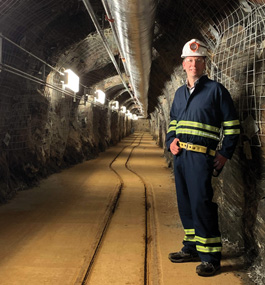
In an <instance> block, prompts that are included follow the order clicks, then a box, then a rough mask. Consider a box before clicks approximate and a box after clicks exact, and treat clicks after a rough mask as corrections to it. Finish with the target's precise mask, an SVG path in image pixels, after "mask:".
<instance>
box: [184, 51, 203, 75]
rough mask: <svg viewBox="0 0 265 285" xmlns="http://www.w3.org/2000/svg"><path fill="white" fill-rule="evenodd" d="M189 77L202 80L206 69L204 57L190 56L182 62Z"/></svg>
mask: <svg viewBox="0 0 265 285" xmlns="http://www.w3.org/2000/svg"><path fill="white" fill-rule="evenodd" d="M182 66H183V69H184V70H185V71H186V73H187V76H188V77H193V78H200V77H201V76H202V75H203V71H204V69H205V59H204V58H203V57H202V56H188V57H186V58H185V59H184V60H183V62H182Z"/></svg>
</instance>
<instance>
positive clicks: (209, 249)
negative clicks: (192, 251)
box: [196, 245, 222, 252]
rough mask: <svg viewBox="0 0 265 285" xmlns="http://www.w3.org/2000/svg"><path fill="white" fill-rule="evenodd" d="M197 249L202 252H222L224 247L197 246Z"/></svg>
mask: <svg viewBox="0 0 265 285" xmlns="http://www.w3.org/2000/svg"><path fill="white" fill-rule="evenodd" d="M196 249H197V251H200V252H220V251H221V250H222V247H221V246H217V247H208V246H200V245H196Z"/></svg>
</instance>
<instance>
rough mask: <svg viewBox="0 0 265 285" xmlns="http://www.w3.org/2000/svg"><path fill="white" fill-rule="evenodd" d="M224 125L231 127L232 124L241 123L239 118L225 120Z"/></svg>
mask: <svg viewBox="0 0 265 285" xmlns="http://www.w3.org/2000/svg"><path fill="white" fill-rule="evenodd" d="M223 125H224V126H225V127H231V126H236V125H240V123H239V120H233V121H225V122H223Z"/></svg>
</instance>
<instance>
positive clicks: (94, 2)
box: [0, 0, 264, 116]
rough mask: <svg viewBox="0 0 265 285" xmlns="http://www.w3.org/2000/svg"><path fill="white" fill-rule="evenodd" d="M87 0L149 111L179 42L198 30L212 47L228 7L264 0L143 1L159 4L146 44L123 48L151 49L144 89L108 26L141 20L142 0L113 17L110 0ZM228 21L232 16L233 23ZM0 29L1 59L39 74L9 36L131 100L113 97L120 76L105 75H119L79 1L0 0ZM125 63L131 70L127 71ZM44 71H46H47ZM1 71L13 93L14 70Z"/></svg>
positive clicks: (239, 10) (176, 58) (234, 9)
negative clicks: (0, 39) (105, 4)
mask: <svg viewBox="0 0 265 285" xmlns="http://www.w3.org/2000/svg"><path fill="white" fill-rule="evenodd" d="M89 2H90V4H91V6H92V8H93V12H94V13H95V15H96V19H97V21H98V23H99V24H100V27H101V29H102V31H104V35H105V37H106V39H107V41H108V44H109V46H110V49H111V52H112V53H113V55H114V57H115V60H116V62H117V65H118V66H119V68H120V70H121V73H122V75H123V76H124V80H125V81H126V83H127V85H128V88H129V89H132V90H133V91H132V92H133V94H134V96H136V95H135V94H137V96H139V98H140V99H141V100H140V101H142V102H143V101H145V99H146V102H147V114H146V115H147V116H148V115H149V114H150V113H152V112H153V111H154V110H155V107H156V106H157V105H158V104H159V100H158V98H159V96H160V95H161V93H162V90H163V88H164V85H165V83H166V82H167V81H169V80H170V78H171V76H172V73H173V70H174V69H175V68H176V67H177V66H178V65H180V63H181V60H180V53H181V49H182V46H183V44H184V43H185V42H186V41H187V40H190V39H191V38H194V37H198V38H200V39H201V40H204V41H205V42H206V43H207V44H208V45H209V47H210V49H214V47H215V45H216V44H217V42H218V40H219V38H218V36H219V34H218V27H219V26H220V25H222V23H223V20H224V19H226V18H227V17H228V16H229V15H231V14H233V13H236V16H235V17H238V18H240V17H244V14H247V13H248V10H249V9H251V7H254V6H258V5H264V1H263V0H251V1H247V0H229V1H228V0H224V1H218V0H211V1H210V0H203V1H197V0H191V1H184V0H182V1H175V0H161V1H153V2H151V1H150V2H148V3H150V5H152V7H151V6H150V7H149V8H150V9H154V7H155V8H156V10H155V12H156V14H155V15H156V16H155V19H154V25H153V26H152V30H151V35H149V34H147V37H149V36H150V39H151V42H150V45H148V43H147V44H146V46H142V49H145V50H144V51H138V50H134V49H133V47H134V46H133V45H131V46H132V49H131V50H127V52H128V53H131V54H133V56H135V57H136V58H137V57H139V54H138V53H139V52H142V54H145V52H146V49H149V53H150V54H151V56H152V65H151V67H147V68H140V70H139V74H138V77H140V78H141V77H145V78H146V77H148V83H147V85H148V86H147V90H148V92H147V94H143V93H144V92H143V91H141V88H142V87H141V88H140V87H139V85H137V84H136V85H134V86H131V83H132V81H133V78H130V77H131V76H133V75H132V74H133V72H135V71H137V70H135V69H132V68H134V66H133V65H134V62H130V60H129V61H128V60H127V62H126V58H123V57H122V55H121V51H120V50H119V48H118V46H117V43H116V42H115V39H114V37H113V30H112V29H111V25H113V23H115V17H116V20H117V18H118V17H120V18H124V16H126V17H128V18H129V17H130V16H132V17H134V19H133V22H132V23H134V25H135V26H137V25H138V24H139V23H141V19H139V21H137V19H135V17H136V18H137V11H138V10H139V11H140V6H137V5H140V4H139V3H140V2H138V1H136V0H134V1H132V0H130V5H132V7H131V8H132V10H133V11H134V14H133V15H130V14H124V15H118V14H117V13H118V12H117V6H116V7H114V8H115V9H116V10H115V9H114V10H115V11H116V12H115V13H114V12H113V19H108V17H107V16H106V11H105V10H104V7H103V3H102V2H108V1H102V2H101V1H100V0H90V1H89ZM120 2H121V4H122V3H123V4H124V3H126V1H125V0H124V1H120ZM109 3H110V2H109ZM133 5H135V6H133ZM109 6H110V11H111V8H112V10H113V7H111V5H109ZM137 7H138V8H139V9H137ZM120 8H121V9H120V10H119V11H121V12H122V11H123V12H122V13H125V12H124V11H125V10H126V9H122V7H120ZM141 8H143V9H145V10H144V13H145V14H144V15H145V17H146V20H147V22H148V21H149V20H151V19H150V18H149V14H150V13H148V7H142V6H141ZM114 10H113V11H114ZM128 11H130V9H127V10H126V13H127V12H128ZM141 13H143V10H141ZM227 23H229V21H226V25H227ZM232 26H233V22H231V27H232ZM140 30H141V29H140ZM140 30H139V31H140ZM144 32H146V31H144ZM147 32H148V31H147ZM0 33H2V35H3V37H4V38H3V53H2V63H4V64H6V65H9V66H13V67H14V68H17V69H20V70H23V71H24V72H25V73H28V74H31V75H36V74H40V73H41V72H40V70H41V69H42V63H41V62H38V61H36V60H34V58H32V56H30V55H28V54H25V53H24V52H23V51H21V50H19V49H18V48H17V47H16V46H14V45H12V44H11V43H9V42H8V41H7V39H9V40H11V41H13V42H14V43H16V44H17V45H19V46H21V47H22V48H24V49H25V50H27V51H29V52H31V53H32V54H34V55H36V56H38V57H39V58H41V59H42V60H43V61H44V62H46V63H48V64H50V65H51V66H54V67H56V68H58V69H60V68H62V67H64V68H71V69H73V70H74V71H75V72H76V73H77V74H78V75H79V76H80V81H81V83H82V85H84V86H87V87H94V86H95V85H100V86H103V87H104V86H105V85H106V81H107V82H108V83H107V96H108V98H109V100H112V99H113V98H116V97H115V96H117V97H118V98H119V99H118V100H119V101H121V102H125V101H126V100H128V99H130V94H129V93H128V92H123V93H122V95H121V96H118V93H119V92H120V91H121V90H122V89H125V87H124V86H122V83H121V80H118V81H117V80H114V81H113V82H111V80H110V78H113V77H115V76H117V71H116V69H115V67H114V65H113V63H112V61H111V59H110V57H109V55H108V53H107V51H106V49H105V47H104V45H103V44H102V39H101V38H100V36H99V35H98V34H97V32H96V29H95V26H94V24H93V22H92V21H91V18H90V16H89V14H88V11H87V9H86V7H85V5H84V3H83V1H76V0H69V1H62V0H52V1H51V0H46V1H34V0H28V1H20V0H12V1H10V0H4V1H1V2H0ZM120 33H121V31H120ZM5 38H6V39H5ZM130 40H131V39H130V37H127V38H126V37H123V38H119V41H120V44H121V45H123V44H124V42H125V41H130ZM128 46H130V45H128ZM124 62H125V65H126V67H127V68H128V70H129V74H126V73H127V71H125V69H124ZM130 70H133V72H131V73H130ZM48 72H49V71H47V70H46V75H47V74H48ZM141 72H143V73H141ZM146 73H148V74H146ZM0 76H1V77H2V81H1V83H2V85H3V84H4V85H5V92H11V93H12V92H14V86H13V85H14V80H13V77H12V76H13V75H12V74H6V73H5V72H1V73H0ZM0 80H1V78H0ZM16 81H17V80H16ZM112 85H113V86H112ZM115 86H116V87H115ZM138 87H139V88H140V89H139V90H138V89H137V88H138ZM24 88H25V87H24ZM135 88H136V89H135ZM115 92H116V93H115ZM141 97H146V98H141ZM131 101H132V102H129V103H128V102H127V104H128V105H131V106H134V102H133V100H131ZM134 107H135V106H134ZM132 109H134V110H137V109H135V108H132Z"/></svg>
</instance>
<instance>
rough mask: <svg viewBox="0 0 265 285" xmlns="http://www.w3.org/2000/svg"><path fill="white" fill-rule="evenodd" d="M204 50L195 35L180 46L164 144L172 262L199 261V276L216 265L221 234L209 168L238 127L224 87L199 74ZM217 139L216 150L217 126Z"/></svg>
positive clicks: (225, 153)
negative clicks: (169, 159)
mask: <svg viewBox="0 0 265 285" xmlns="http://www.w3.org/2000/svg"><path fill="white" fill-rule="evenodd" d="M206 55H207V48H206V46H205V44H204V43H202V42H201V41H199V40H197V39H192V40H191V41H189V42H187V43H186V44H185V45H184V47H183V50H182V55H181V57H182V58H183V63H182V65H183V69H184V71H185V72H186V74H187V80H186V84H184V85H183V86H181V87H180V88H179V89H178V90H177V91H176V94H175V97H174V101H173V104H172V107H171V112H170V119H171V122H170V125H169V129H168V132H167V137H166V144H167V148H168V150H170V151H171V152H172V154H173V155H174V173H175V183H176V190H177V198H178V208H179V214H180V218H181V221H182V224H183V227H184V232H185V237H184V240H183V245H184V246H183V248H182V250H181V251H180V252H173V253H170V254H169V259H170V260H171V261H172V262H176V263H178V262H188V261H199V260H201V262H202V263H201V264H200V265H199V266H197V267H196V272H197V273H198V275H200V276H210V275H214V274H215V273H216V271H218V270H219V269H220V260H221V248H222V244H221V235H220V232H219V227H218V212H217V211H218V209H217V205H216V204H215V203H213V202H212V198H213V189H212V185H211V179H212V175H213V171H214V170H215V172H220V171H221V170H222V168H223V166H224V165H225V163H226V161H227V159H231V157H232V154H233V152H234V150H235V147H236V144H237V141H238V137H239V133H240V126H239V121H238V118H237V115H236V110H235V107H234V104H233V101H232V99H231V96H230V94H229V92H228V91H227V89H225V87H224V86H223V85H222V84H220V83H218V82H216V81H212V80H210V79H209V78H208V77H207V76H206V75H204V70H205V68H206V63H205V60H206ZM221 127H223V135H224V137H223V140H222V146H221V148H220V150H218V151H216V148H217V145H218V144H219V141H220V129H221Z"/></svg>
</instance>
